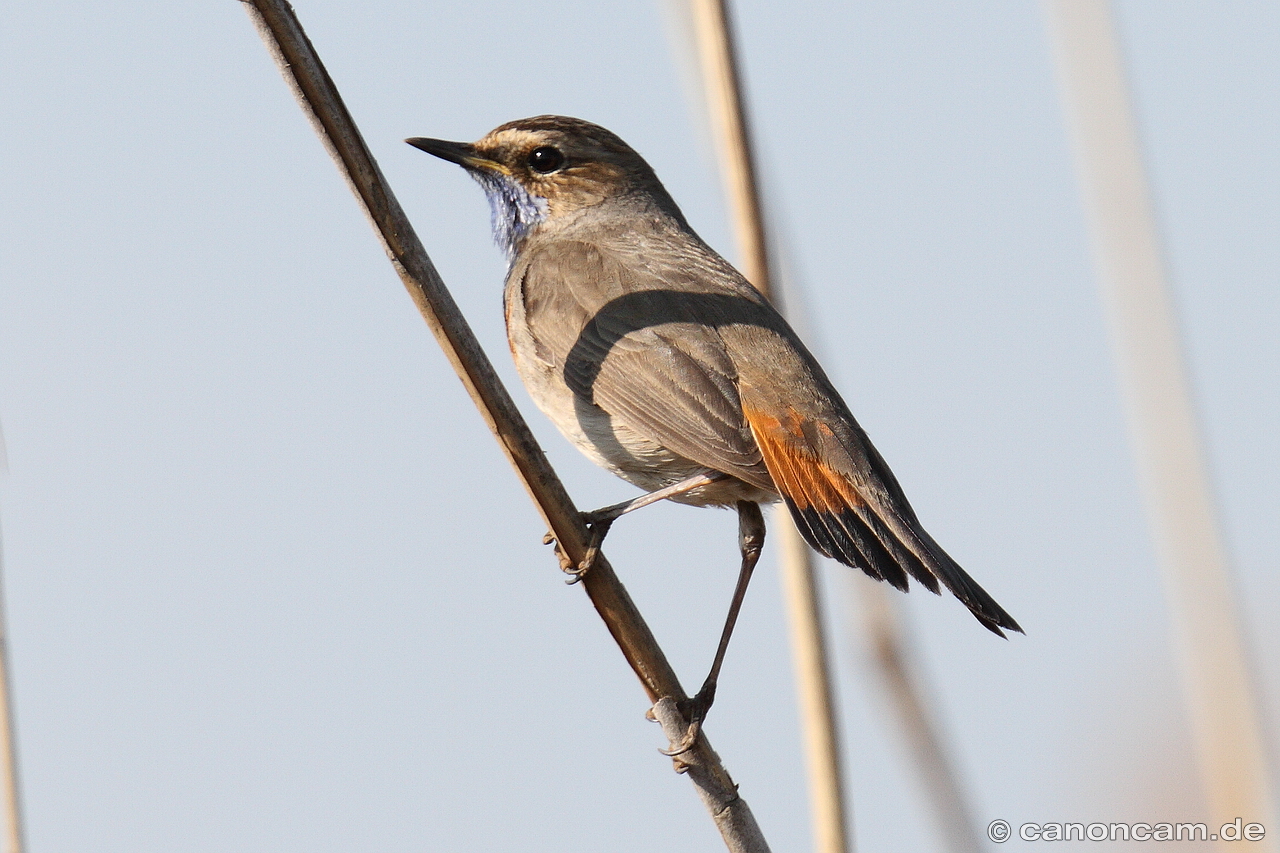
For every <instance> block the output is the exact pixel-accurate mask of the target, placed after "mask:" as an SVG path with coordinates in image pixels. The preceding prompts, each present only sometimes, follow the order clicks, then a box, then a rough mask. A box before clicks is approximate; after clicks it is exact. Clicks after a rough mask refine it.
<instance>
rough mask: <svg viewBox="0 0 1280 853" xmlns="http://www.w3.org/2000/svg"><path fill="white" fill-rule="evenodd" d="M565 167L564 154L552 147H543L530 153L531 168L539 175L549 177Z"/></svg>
mask: <svg viewBox="0 0 1280 853" xmlns="http://www.w3.org/2000/svg"><path fill="white" fill-rule="evenodd" d="M563 165H564V154H563V153H561V151H560V149H559V148H556V147H554V146H552V145H543V146H542V147H541V148H535V149H533V151H531V152H529V168H530V169H533V171H535V172H537V173H538V174H539V175H549V174H551V173H552V172H554V171H555V170H556V169H559V168H560V167H561V166H563Z"/></svg>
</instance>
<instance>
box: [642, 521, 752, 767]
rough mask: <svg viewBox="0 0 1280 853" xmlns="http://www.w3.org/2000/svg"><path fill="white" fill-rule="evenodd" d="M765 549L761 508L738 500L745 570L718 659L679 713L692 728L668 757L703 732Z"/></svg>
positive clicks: (686, 747) (687, 746) (689, 745)
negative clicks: (750, 587)
mask: <svg viewBox="0 0 1280 853" xmlns="http://www.w3.org/2000/svg"><path fill="white" fill-rule="evenodd" d="M763 547H764V516H763V515H762V514H761V513H760V505H759V504H758V503H756V502H755V501H738V548H739V549H740V550H741V551H742V568H740V569H739V570H738V585H737V586H736V587H734V589H733V601H731V602H729V615H728V616H727V617H725V620H724V629H723V630H721V632H720V646H719V647H718V648H717V649H716V657H715V660H713V661H712V662H711V672H710V673H709V674H708V675H707V680H706V681H704V682H702V688H701V689H700V690H699V691H698V693H697V695H695V696H693V697H692V698H691V699H687V700H685V701H684V702H682V703H681V706H680V710H681V712H683V713H684V715H685V718H686V719H687V720H688V721H689V729H688V731H686V732H685V735H684V738H683V739H682V740H681V741H680V743H678V744H676V746H675V748H674V749H672V750H671V751H669V752H667V753H666V754H667V755H672V756H675V755H680V754H681V753H684V752H688V751H689V750H690V749H691V748H692V747H693V744H694V743H695V742H696V741H697V739H698V732H700V731H701V730H702V721H703V720H704V719H706V716H707V711H709V710H710V709H711V703H712V702H714V701H715V698H716V681H717V679H719V677H720V666H721V664H723V663H724V653H725V651H726V650H727V649H728V648H729V637H730V636H732V635H733V626H734V625H735V624H736V623H737V621H738V611H739V610H741V609H742V600H743V599H744V598H745V597H746V595H747V584H749V583H750V582H751V573H752V572H753V571H754V570H755V567H756V563H758V562H760V549H761V548H763Z"/></svg>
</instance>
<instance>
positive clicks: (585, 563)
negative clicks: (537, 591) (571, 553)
mask: <svg viewBox="0 0 1280 853" xmlns="http://www.w3.org/2000/svg"><path fill="white" fill-rule="evenodd" d="M603 512H604V511H601V510H597V511H596V512H584V513H583V514H582V521H583V523H585V524H586V525H587V530H589V531H590V532H591V538H590V539H589V540H587V553H585V554H583V555H582V562H580V563H578V564H577V565H576V566H574V567H573V568H570V569H565V571H566V572H567V573H569V574H571V575H573V577H571V578H569V580H567V581H565V583H567V584H570V585H573V584H575V583H577V582H578V581H580V580H582V578H583V576H584V575H586V573H587V572H589V571H591V567H592V566H594V565H595V564H596V559H597V558H598V557H599V556H600V546H601V545H603V544H604V537H605V536H606V535H608V533H609V528H610V527H612V526H613V523H614V522H615V521H616V520H617V518H618V517H617V516H616V515H614V516H609V515H604V514H603Z"/></svg>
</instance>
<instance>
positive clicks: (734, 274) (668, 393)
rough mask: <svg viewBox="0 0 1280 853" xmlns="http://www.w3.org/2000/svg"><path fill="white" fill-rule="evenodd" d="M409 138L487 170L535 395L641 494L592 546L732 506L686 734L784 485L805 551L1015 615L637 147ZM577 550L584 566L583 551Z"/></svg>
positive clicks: (576, 131) (998, 620) (548, 125)
mask: <svg viewBox="0 0 1280 853" xmlns="http://www.w3.org/2000/svg"><path fill="white" fill-rule="evenodd" d="M406 141H407V142H408V143H409V144H410V145H413V146H414V147H416V148H420V149H422V150H423V151H426V152H427V153H429V154H434V155H435V156H437V157H441V158H443V159H445V160H448V161H450V162H453V163H457V164H458V165H460V166H462V167H463V168H464V169H466V170H467V172H468V173H470V174H471V176H472V177H473V178H475V179H476V180H477V181H478V182H479V183H480V185H481V186H482V187H483V188H484V191H485V193H486V194H487V195H488V197H489V203H490V205H491V207H492V210H493V231H494V236H495V239H496V240H497V242H498V244H499V245H500V246H501V247H502V249H504V250H505V252H506V255H507V260H508V263H509V267H508V272H507V280H506V291H505V295H504V303H505V309H506V320H507V335H508V339H509V341H510V344H511V351H512V353H513V354H514V356H515V363H516V367H517V369H518V370H519V373H520V378H521V379H523V380H524V384H525V386H526V387H527V388H528V389H529V394H530V396H532V397H533V400H534V402H536V403H537V405H538V407H539V408H541V409H542V411H543V412H544V413H546V415H547V416H548V417H549V418H551V420H552V421H553V422H554V423H555V425H556V426H557V427H559V429H560V431H561V432H562V433H563V434H564V435H565V437H566V438H568V439H569V441H571V442H572V443H573V444H574V445H575V446H576V447H577V448H578V449H579V450H581V451H582V452H583V453H585V454H586V455H587V456H588V457H590V458H591V460H592V461H594V462H595V463H596V464H598V465H601V466H603V467H605V468H607V469H609V470H610V471H612V472H613V473H615V474H617V475H618V476H619V477H621V478H622V479H624V480H626V481H627V482H629V483H632V484H634V485H636V486H639V487H640V488H641V489H643V490H644V491H645V492H647V493H648V494H646V495H645V496H642V497H640V498H637V499H636V500H633V501H628V502H625V503H622V504H618V505H615V506H612V507H606V508H605V509H603V510H597V511H596V512H594V513H586V514H585V517H586V520H587V521H588V523H589V524H590V525H591V528H592V534H593V536H592V553H594V552H595V550H596V549H597V548H598V547H599V544H600V540H601V538H603V536H604V534H605V532H607V530H608V527H609V525H610V524H611V523H612V522H613V521H614V520H615V519H616V518H617V517H618V516H620V515H621V514H623V513H624V512H628V511H630V510H632V509H636V508H638V507H639V506H642V505H644V504H646V503H652V502H653V501H655V500H660V499H663V498H667V499H670V500H674V501H678V502H680V503H685V504H693V505H695V506H720V507H730V506H732V507H735V508H736V509H737V511H738V516H739V540H740V548H741V553H742V564H741V570H740V572H739V576H738V582H737V587H736V589H735V591H734V596H733V601H732V603H731V605H730V609H729V615H728V618H727V620H726V622H725V626H724V629H723V632H722V635H721V638H720V644H719V647H718V649H717V650H716V655H715V659H714V662H713V664H712V667H711V673H710V674H709V675H708V676H707V680H706V682H705V683H704V684H703V686H702V689H701V690H699V691H698V693H697V695H696V696H695V697H693V699H692V700H690V701H689V702H688V704H687V706H686V707H685V708H684V711H685V713H686V715H687V717H688V718H689V720H690V728H689V732H688V734H687V736H686V738H685V741H684V743H683V744H682V745H681V747H682V748H688V746H689V745H691V744H692V743H693V741H694V739H695V738H696V737H697V732H698V729H699V727H700V725H701V722H702V719H703V718H704V717H705V715H706V712H707V710H708V708H710V706H711V703H712V701H713V699H714V697H715V688H716V678H717V676H718V675H719V672H720V666H721V663H722V662H723V660H724V653H725V649H726V648H727V646H728V642H729V637H730V635H731V633H732V631H733V625H734V622H735V621H736V619H737V614H738V610H739V608H740V606H741V603H742V598H743V595H744V594H745V592H746V587H747V583H748V581H749V580H750V577H751V572H752V570H753V569H754V567H755V564H756V561H757V560H758V559H759V556H760V548H761V546H762V544H763V542H764V518H763V516H762V515H761V513H760V506H759V505H760V504H761V503H766V502H773V501H777V500H778V499H782V500H783V501H785V502H786V505H787V508H788V509H789V510H790V511H791V517H792V518H793V519H794V520H795V523H796V526H797V527H798V528H799V529H800V532H801V534H803V536H804V538H805V540H806V541H807V542H808V543H809V544H810V545H811V546H813V548H815V549H816V550H818V551H820V552H821V553H823V554H825V555H827V556H828V557H833V558H835V559H836V560H839V561H840V562H842V563H844V564H846V565H848V566H853V567H854V568H858V569H861V570H862V571H863V572H865V573H866V574H868V575H870V576H871V577H873V578H875V579H877V580H883V581H888V582H889V583H890V584H892V585H893V586H895V587H897V588H898V589H900V590H903V591H906V589H907V578H908V577H913V578H915V579H916V581H917V582H919V583H920V584H921V585H922V586H924V587H925V588H926V589H928V590H930V591H932V592H934V593H937V592H938V585H939V582H941V584H942V585H943V586H945V587H946V588H947V589H948V590H950V591H951V593H952V595H954V596H955V597H956V598H958V599H960V601H961V602H963V603H964V604H965V606H966V607H968V608H969V610H970V611H971V612H972V613H973V615H974V616H976V617H977V619H978V621H979V622H981V623H982V624H983V626H985V627H986V628H987V629H989V630H990V631H992V632H994V633H996V634H998V635H999V636H1002V637H1003V636H1004V633H1003V629H1007V630H1011V631H1021V630H1022V629H1021V628H1019V627H1018V623H1017V622H1015V621H1014V620H1013V617H1011V616H1010V615H1009V614H1008V613H1006V612H1005V611H1004V609H1003V608H1002V607H1001V606H1000V605H999V604H997V603H996V602H995V600H994V599H992V598H991V596H990V595H988V594H987V593H986V592H985V591H984V590H983V589H982V587H980V586H978V584H977V583H975V582H974V580H973V579H972V578H970V577H969V575H967V574H966V573H965V572H964V570H963V569H961V568H960V566H959V565H957V564H956V562H955V560H953V559H952V558H951V557H950V556H948V555H947V553H946V552H945V551H943V550H942V548H940V547H939V546H938V544H937V543H936V542H935V541H934V540H933V538H932V537H931V536H930V535H929V534H928V533H926V532H925V529H924V528H923V527H922V526H921V524H920V522H919V520H917V518H916V514H915V512H914V511H913V510H912V509H911V505H910V504H909V503H907V499H906V496H905V495H903V492H902V488H901V487H900V486H899V485H898V481H897V480H896V479H895V478H894V476H893V473H892V472H891V471H890V470H889V467H888V466H887V465H886V464H885V462H884V460H883V459H882V458H881V457H880V454H879V453H878V452H876V449H875V448H874V447H873V446H872V445H871V442H870V440H868V438H867V435H866V433H864V432H863V431H862V428H861V427H859V426H858V423H857V421H855V420H854V419H853V415H852V414H850V412H849V408H848V406H846V405H845V403H844V401H843V400H842V399H841V398H840V394H839V392H837V391H836V389H835V387H834V386H833V385H832V384H831V380H829V379H828V378H827V375H826V374H825V373H824V372H823V370H822V368H821V367H820V366H819V365H818V362H817V361H816V360H815V359H814V357H813V356H812V355H811V354H810V353H809V351H808V349H806V348H805V346H804V344H803V343H801V341H800V338H799V337H798V336H797V335H796V333H795V332H794V331H792V329H791V327H790V326H789V325H787V322H786V320H784V319H783V318H782V316H781V315H780V314H779V313H778V312H777V311H776V310H774V308H773V306H771V305H770V304H769V302H768V301H767V300H766V299H765V298H764V297H763V296H762V295H761V294H760V293H759V292H758V291H757V290H756V289H755V288H754V287H752V286H751V284H750V282H748V281H747V280H746V279H745V278H743V276H742V275H741V274H740V273H739V272H738V271H737V270H735V269H734V268H733V267H732V266H731V265H730V264H729V263H728V262H727V261H725V260H724V259H723V258H721V257H720V255H718V254H717V253H716V252H715V251H714V250H713V249H712V248H711V247H709V246H708V245H707V244H706V243H704V242H703V241H702V240H701V239H700V238H699V237H698V235H697V234H695V233H694V231H693V229H692V228H690V227H689V223H688V222H687V221H686V220H685V218H684V215H683V214H682V213H681V212H680V208H679V207H677V206H676V203H675V201H673V200H672V198H671V196H670V195H669V194H668V193H667V191H666V189H665V188H664V187H663V186H662V183H661V182H660V181H659V180H658V176H657V175H656V174H654V171H653V169H652V168H651V167H650V166H649V164H648V163H646V162H645V161H644V159H643V158H642V157H641V156H640V155H639V154H637V153H636V152H635V151H634V150H632V149H631V147H630V146H628V145H627V144H626V143H625V142H623V141H622V140H621V139H619V138H618V137H617V136H615V135H614V134H613V133H611V132H609V131H608V130H605V129H604V128H603V127H600V126H598V125H595V124H591V123H589V122H585V121H582V120H580V119H574V118H566V117H563V116H538V117H536V118H528V119H521V120H519V121H513V122H510V123H508V124H504V125H502V126H501V127H499V128H497V129H496V130H494V131H492V132H491V133H489V134H488V135H487V136H485V137H484V138H483V139H481V140H480V141H479V142H476V143H474V144H472V143H465V142H446V141H444V140H439V139H422V138H415V139H409V140H406ZM589 561H590V558H589V559H588V560H587V561H584V563H583V565H582V566H580V567H579V570H580V571H586V570H588V569H589V568H590V562H589Z"/></svg>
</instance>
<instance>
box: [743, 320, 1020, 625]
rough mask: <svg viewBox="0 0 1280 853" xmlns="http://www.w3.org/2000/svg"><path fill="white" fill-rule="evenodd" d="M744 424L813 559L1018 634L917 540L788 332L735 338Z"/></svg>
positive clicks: (892, 481) (882, 473)
mask: <svg viewBox="0 0 1280 853" xmlns="http://www.w3.org/2000/svg"><path fill="white" fill-rule="evenodd" d="M725 338H726V342H727V344H728V346H729V352H730V354H731V355H734V356H737V354H738V353H749V354H750V355H749V357H746V358H740V357H736V358H735V362H736V363H737V366H738V371H739V382H738V391H739V394H740V396H741V399H742V407H743V412H744V414H745V417H746V419H747V423H748V424H749V425H750V427H751V431H752V434H753V436H754V437H755V440H756V443H757V445H758V446H759V447H760V450H761V453H762V455H763V458H764V462H765V465H766V466H767V467H768V469H769V473H770V475H772V477H773V481H774V483H775V484H776V485H777V489H778V491H779V492H780V493H781V494H782V496H783V498H784V499H785V500H786V502H787V505H788V507H789V508H790V509H791V514H792V517H793V518H794V519H795V521H796V524H797V526H798V527H799V528H800V531H801V533H802V534H804V537H805V539H807V540H808V542H809V544H810V545H812V546H813V547H814V548H816V549H817V550H819V551H821V552H822V553H824V554H826V555H827V556H829V557H833V558H835V559H837V560H840V561H841V562H843V563H846V564H848V565H852V566H857V567H858V568H861V569H862V570H863V571H865V572H866V573H867V574H869V575H871V576H872V577H878V578H881V579H883V580H886V581H888V582H889V583H891V584H893V585H894V586H896V587H898V588H899V589H902V590H906V588H907V575H908V574H909V575H910V576H911V577H914V578H915V579H916V580H917V581H919V582H920V583H921V584H922V585H923V586H924V587H926V588H927V589H929V590H931V591H933V592H935V593H936V592H938V582H939V581H941V582H942V584H943V585H944V586H945V587H946V588H947V589H948V590H950V591H951V593H952V594H953V595H955V597H956V598H958V599H960V601H961V602H963V603H964V604H965V606H967V607H968V608H969V610H970V611H971V612H972V613H973V615H974V616H975V617H977V619H978V621H979V622H981V623H982V624H983V625H984V626H986V627H987V628H988V629H989V630H991V631H994V632H995V633H996V634H999V635H1001V636H1003V632H1002V630H1001V629H1009V630H1013V631H1021V630H1022V629H1021V628H1019V627H1018V623H1017V622H1015V621H1014V619H1013V617H1011V616H1010V615H1009V614H1008V613H1006V612H1005V611H1004V609H1003V608H1002V607H1001V606H1000V605H999V604H997V603H996V601H995V600H994V599H993V598H992V597H991V596H990V595H988V594H987V592H986V591H985V590H983V589H982V587H980V586H979V585H978V584H977V583H976V582H975V581H974V580H973V578H971V577H969V575H968V574H967V573H966V572H965V571H964V570H963V569H962V568H960V566H959V565H958V564H957V563H956V561H955V560H953V559H952V558H951V557H950V555H948V554H947V553H946V552H945V551H943V550H942V548H941V547H939V545H938V544H937V543H936V542H935V541H934V540H933V538H932V537H931V536H930V535H929V534H928V532H926V531H925V529H924V527H923V526H922V525H921V524H920V521H919V520H918V519H917V518H916V514H915V511H914V510H912V508H911V504H910V503H908V502H907V498H906V495H905V494H903V491H902V487H901V486H899V485H898V481H897V478H896V477H894V475H893V472H892V471H890V470H889V466H888V465H887V464H885V461H884V459H883V458H882V457H881V456H880V453H879V452H878V451H877V450H876V449H875V447H874V446H873V445H872V444H871V441H870V439H868V438H867V435H866V433H865V432H863V431H862V428H861V427H860V426H859V425H858V423H857V421H855V420H854V418H853V415H852V414H851V413H850V412H849V410H848V407H847V406H845V404H844V401H843V400H842V399H841V398H840V395H839V394H838V393H837V392H836V390H835V388H834V387H833V386H832V385H831V383H830V381H829V380H828V379H827V377H826V376H825V374H824V373H823V372H822V369H821V368H820V367H819V366H818V364H817V362H816V361H815V360H814V358H813V357H812V356H811V355H810V354H809V353H808V352H807V351H806V350H805V348H804V345H803V344H802V343H801V342H800V341H799V340H798V339H796V338H795V336H794V333H791V332H790V331H789V330H787V332H786V333H784V334H779V333H778V332H776V331H774V330H767V329H758V328H736V329H732V330H727V331H726V333H725Z"/></svg>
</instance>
